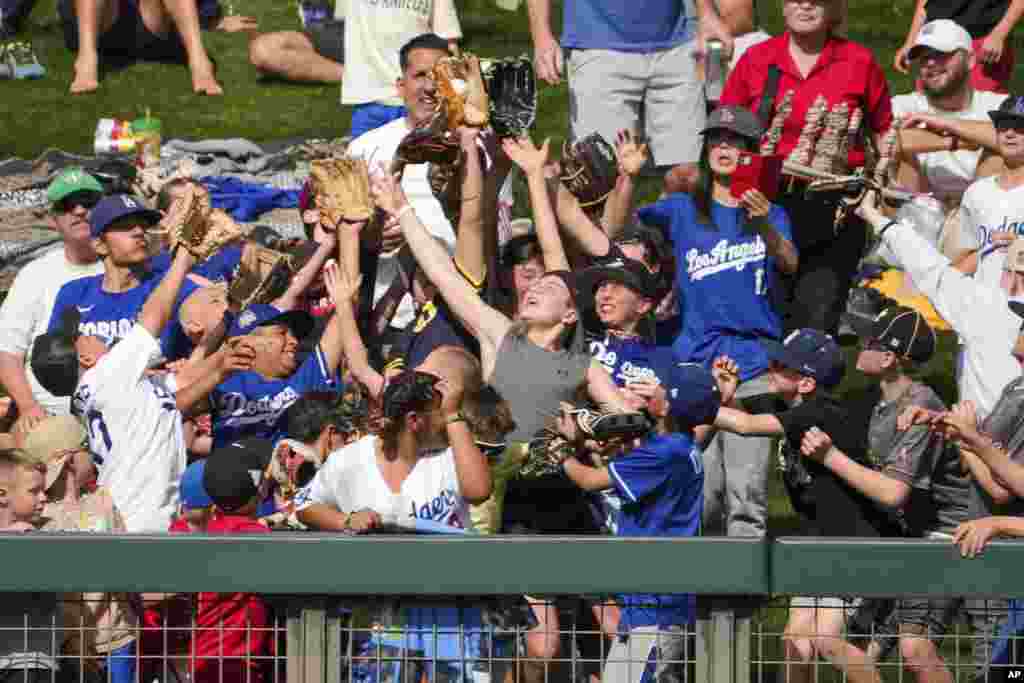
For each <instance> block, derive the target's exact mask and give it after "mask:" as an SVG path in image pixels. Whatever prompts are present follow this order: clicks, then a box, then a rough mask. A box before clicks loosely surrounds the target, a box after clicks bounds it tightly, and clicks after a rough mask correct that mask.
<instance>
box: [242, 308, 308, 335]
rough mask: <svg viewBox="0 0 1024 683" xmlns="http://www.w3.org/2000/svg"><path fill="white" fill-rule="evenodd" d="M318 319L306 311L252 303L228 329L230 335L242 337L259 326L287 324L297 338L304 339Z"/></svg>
mask: <svg viewBox="0 0 1024 683" xmlns="http://www.w3.org/2000/svg"><path fill="white" fill-rule="evenodd" d="M315 324H316V321H314V320H313V316H311V315H310V314H309V313H306V312H305V311H282V310H281V309H279V308H277V307H275V306H271V305H270V304H252V305H250V306H249V307H248V308H246V309H245V310H244V311H242V312H241V313H239V314H238V317H237V318H235V321H234V322H233V323H231V329H230V330H228V336H229V337H242V336H245V335H247V334H249V333H250V332H252V331H253V330H255V329H256V328H257V327H266V326H267V325H287V326H288V329H290V330H291V331H292V334H294V335H295V338H296V339H304V338H305V337H307V336H309V333H310V332H312V331H313V326H314V325H315Z"/></svg>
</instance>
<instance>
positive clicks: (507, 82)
mask: <svg viewBox="0 0 1024 683" xmlns="http://www.w3.org/2000/svg"><path fill="white" fill-rule="evenodd" d="M484 78H485V80H486V83H487V94H488V95H489V96H490V102H491V127H492V128H493V129H494V132H495V133H496V134H497V136H498V137H499V138H518V137H522V136H523V135H526V134H527V132H529V130H530V128H531V127H532V126H533V122H534V121H535V120H536V118H537V77H536V74H535V73H534V70H533V62H532V61H531V60H530V59H528V58H526V57H519V58H518V59H502V60H499V61H497V62H494V64H492V65H491V67H490V68H489V69H487V73H486V74H485V75H484Z"/></svg>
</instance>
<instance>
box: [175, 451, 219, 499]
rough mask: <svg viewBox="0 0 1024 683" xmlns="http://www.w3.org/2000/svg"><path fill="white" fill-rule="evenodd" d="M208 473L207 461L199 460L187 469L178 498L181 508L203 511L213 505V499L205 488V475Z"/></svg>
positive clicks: (182, 478)
mask: <svg viewBox="0 0 1024 683" xmlns="http://www.w3.org/2000/svg"><path fill="white" fill-rule="evenodd" d="M205 473H206V460H197V461H196V462H194V463H192V464H191V465H189V466H188V467H186V468H185V473H184V474H183V475H181V484H180V485H179V486H178V497H179V499H180V500H181V506H182V507H183V508H185V509H186V510H201V509H203V508H208V507H210V506H211V505H213V498H210V494H208V493H207V492H206V488H205V487H204V486H203V475H204V474H205Z"/></svg>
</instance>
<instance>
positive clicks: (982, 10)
mask: <svg viewBox="0 0 1024 683" xmlns="http://www.w3.org/2000/svg"><path fill="white" fill-rule="evenodd" d="M1009 7H1010V0H928V3H927V4H926V5H925V13H926V15H927V18H928V21H935V20H936V19H952V20H953V21H955V22H956V23H958V24H960V25H961V26H963V27H964V28H965V29H967V32H968V33H970V34H971V37H972V38H984V37H985V36H987V35H988V34H989V33H991V31H992V29H993V28H995V26H996V24H998V23H999V21H1000V20H1001V19H1002V18H1003V16H1005V15H1006V10H1007V9H1009Z"/></svg>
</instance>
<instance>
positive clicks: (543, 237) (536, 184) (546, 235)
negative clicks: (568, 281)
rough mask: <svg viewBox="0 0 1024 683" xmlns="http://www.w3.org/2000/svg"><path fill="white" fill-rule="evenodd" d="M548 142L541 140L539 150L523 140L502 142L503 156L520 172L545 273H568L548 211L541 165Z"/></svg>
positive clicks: (555, 229)
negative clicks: (527, 189) (528, 199)
mask: <svg viewBox="0 0 1024 683" xmlns="http://www.w3.org/2000/svg"><path fill="white" fill-rule="evenodd" d="M548 146H549V141H548V140H545V141H544V144H542V145H541V146H540V149H538V148H537V147H535V146H534V144H533V143H532V142H531V141H530V139H529V138H527V137H522V138H519V139H518V140H514V139H512V138H508V139H506V140H503V141H502V147H503V148H504V150H505V154H507V155H508V157H509V159H511V160H512V161H513V162H515V164H516V165H517V166H518V167H519V168H521V169H522V170H523V174H524V175H525V176H526V184H527V187H529V189H530V203H531V204H532V205H533V220H534V224H535V225H536V227H537V240H538V241H539V242H540V250H541V253H542V254H543V256H544V269H545V270H569V259H568V258H566V256H565V249H564V248H563V247H562V238H561V237H560V236H559V234H558V221H557V220H556V219H555V212H554V211H553V210H552V209H551V198H550V197H549V196H548V183H547V179H546V178H545V177H544V165H545V164H546V163H547V160H548Z"/></svg>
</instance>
